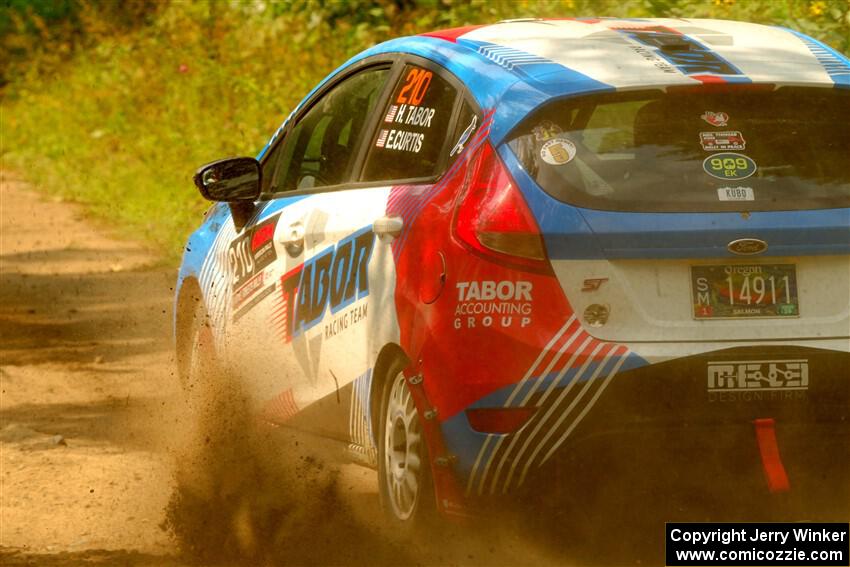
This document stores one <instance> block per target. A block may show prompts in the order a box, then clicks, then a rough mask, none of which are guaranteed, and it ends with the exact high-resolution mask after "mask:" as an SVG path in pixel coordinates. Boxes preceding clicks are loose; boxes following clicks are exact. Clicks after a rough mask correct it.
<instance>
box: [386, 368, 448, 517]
mask: <svg viewBox="0 0 850 567" xmlns="http://www.w3.org/2000/svg"><path fill="white" fill-rule="evenodd" d="M402 368H403V364H402V363H401V362H396V363H394V364H391V365H390V368H389V371H388V372H387V377H386V379H385V380H384V384H383V388H382V391H381V406H380V407H381V414H380V421H379V426H378V438H377V442H378V484H379V494H380V498H381V507H382V508H383V510H384V514H385V516H386V517H387V519H388V521H389V522H390V523H391V524H393V525H394V526H395V527H396V528H397V529H400V530H401V531H404V532H411V531H412V530H413V529H414V528H418V527H420V526H422V525H423V524H426V523H429V522H430V521H431V520H432V519H433V517H434V515H435V511H436V502H435V500H434V483H433V479H432V475H431V462H430V459H429V458H428V449H427V446H426V442H425V436H424V431H423V427H422V422H421V418H420V416H419V414H418V412H417V411H416V406H415V404H414V403H413V399H412V397H411V393H410V386H409V385H408V384H407V380H406V379H405V377H404V374H403V373H402Z"/></svg>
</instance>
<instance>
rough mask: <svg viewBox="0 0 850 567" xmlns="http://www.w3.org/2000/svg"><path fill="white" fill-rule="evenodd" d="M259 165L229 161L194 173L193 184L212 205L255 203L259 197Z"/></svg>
mask: <svg viewBox="0 0 850 567" xmlns="http://www.w3.org/2000/svg"><path fill="white" fill-rule="evenodd" d="M261 176H262V170H261V169H260V162H258V161H257V160H256V159H254V158H250V157H237V158H226V159H220V160H218V161H214V162H212V163H208V164H207V165H204V166H202V167H201V168H200V169H198V171H196V172H195V177H194V178H193V181H194V182H195V185H196V186H197V187H198V190H199V191H200V192H201V195H203V196H204V199H208V200H210V201H225V202H228V203H233V202H238V201H251V202H253V201H256V200H257V198H258V197H259V196H260V180H261Z"/></svg>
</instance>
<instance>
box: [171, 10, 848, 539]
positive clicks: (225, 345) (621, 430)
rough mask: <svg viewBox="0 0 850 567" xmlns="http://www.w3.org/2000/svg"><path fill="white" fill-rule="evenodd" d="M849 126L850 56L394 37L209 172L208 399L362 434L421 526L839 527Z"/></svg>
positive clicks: (540, 23) (197, 235) (316, 427)
mask: <svg viewBox="0 0 850 567" xmlns="http://www.w3.org/2000/svg"><path fill="white" fill-rule="evenodd" d="M848 124H850V61H848V59H847V57H845V56H844V55H842V54H840V53H838V52H836V51H835V50H833V49H831V48H830V47H828V46H826V45H824V44H823V43H820V42H818V41H816V40H814V39H812V38H810V37H807V36H805V35H803V34H800V33H798V32H795V31H793V30H789V29H783V28H778V27H770V26H763V25H755V24H749V23H741V22H731V21H714V20H684V19H677V20H672V19H624V20H621V19H563V20H517V21H507V22H501V23H498V24H494V25H486V26H470V27H464V28H458V29H449V30H443V31H436V32H433V33H426V34H422V35H419V36H415V37H406V38H401V39H396V40H392V41H389V42H386V43H383V44H380V45H378V46H375V47H373V48H371V49H369V50H367V51H365V52H363V53H361V54H359V55H357V56H356V57H354V58H352V59H351V60H350V61H348V62H347V63H345V64H344V65H342V66H341V67H340V68H339V69H337V70H336V71H334V72H333V73H331V74H330V75H329V76H328V77H327V78H326V79H325V80H324V81H322V82H321V83H320V84H319V85H318V86H317V87H316V88H315V89H314V90H313V91H312V92H310V93H309V94H308V95H307V97H306V98H305V99H304V100H303V102H301V104H299V105H298V107H297V108H296V109H295V110H294V111H293V112H292V113H291V115H290V116H289V118H287V120H286V121H285V122H284V123H283V125H282V126H281V127H280V128H279V129H278V130H277V132H275V134H274V135H273V136H272V138H271V140H270V141H269V142H268V144H267V146H266V147H265V148H264V149H263V150H262V151H261V152H260V154H259V156H257V158H256V159H254V158H230V159H224V160H220V161H217V162H213V163H211V164H208V165H206V166H204V167H202V168H201V169H199V170H198V172H197V173H196V175H195V183H196V185H197V186H198V188H199V190H200V191H201V193H202V194H203V196H204V197H206V198H207V199H210V200H212V201H216V204H215V205H214V206H213V207H212V208H211V209H210V210H209V212H208V213H207V214H206V217H205V218H204V221H203V224H202V225H201V226H200V227H199V228H198V229H197V231H195V232H194V233H193V234H192V235H191V237H190V238H189V242H188V245H187V247H186V251H185V254H184V257H183V262H182V265H181V268H180V272H179V282H178V287H177V296H176V317H175V328H176V335H177V352H178V363H179V366H180V370H181V375H182V376H184V379H185V380H192V379H193V377H197V374H198V373H197V368H198V367H200V366H201V365H203V364H204V363H205V362H210V361H211V360H214V361H215V363H216V365H217V367H218V368H220V369H222V374H223V375H226V376H227V379H229V380H236V381H238V383H239V384H240V385H241V386H242V387H243V390H244V391H245V392H246V393H247V396H248V397H249V399H250V400H251V401H252V403H253V404H254V407H255V410H256V412H257V414H258V415H259V416H260V417H261V418H262V419H263V420H265V421H267V422H271V423H275V424H281V425H289V426H292V427H295V428H299V429H301V430H305V431H309V432H312V433H315V434H319V435H323V436H326V437H327V438H330V439H334V440H337V441H339V442H340V443H341V446H342V447H344V448H345V449H346V450H347V452H348V454H349V455H350V456H352V457H353V458H356V459H358V460H359V461H360V462H363V463H366V464H368V465H371V466H373V467H375V468H376V469H377V476H378V483H379V488H380V490H379V493H380V495H381V500H382V502H383V504H384V507H385V509H386V510H387V512H388V514H389V516H390V518H391V519H392V520H393V521H395V522H398V523H400V524H404V525H410V524H412V523H414V522H417V521H418V520H419V519H420V518H421V517H423V515H425V514H427V513H428V512H430V511H432V510H434V509H437V510H439V511H440V512H442V513H444V514H449V515H452V514H455V515H468V514H474V513H475V512H476V511H477V510H480V509H481V508H482V507H485V506H486V504H487V502H490V501H493V499H496V500H498V499H501V498H506V497H511V496H512V495H513V496H517V495H519V497H520V498H522V497H523V496H522V495H526V496H528V495H532V494H537V495H540V494H544V495H547V494H555V493H558V494H560V495H566V497H568V498H572V499H573V501H576V502H578V501H584V500H583V499H587V498H595V497H603V496H605V495H609V496H610V495H615V496H616V498H622V497H624V496H626V495H632V496H637V497H638V498H639V499H640V498H646V499H649V498H653V499H655V500H670V501H673V500H675V499H676V498H680V500H676V501H677V502H685V503H687V502H691V504H693V502H694V501H696V500H698V501H699V502H701V503H705V502H711V501H714V500H716V499H720V498H724V497H726V498H730V497H731V498H732V499H733V500H734V499H735V498H738V497H739V496H741V495H743V494H747V495H750V496H753V495H755V496H758V497H763V498H764V500H765V502H770V501H772V500H771V499H782V501H783V502H789V501H794V502H798V503H801V502H803V503H806V507H805V508H806V509H807V510H809V511H808V512H806V511H805V510H804V511H797V512H795V514H798V516H795V517H798V518H800V519H806V517H809V516H810V517H811V518H816V519H826V518H832V517H836V516H837V517H841V516H842V515H845V514H846V512H847V511H848V509H850V506H848V503H850V463H848V460H850V168H848V166H847V161H848V156H850V128H848ZM198 321H201V322H202V323H201V324H199V323H198ZM695 495H698V498H696V499H695ZM689 498H690V499H691V500H688V499H689ZM795 499H796V500H795ZM693 506H697V504H693ZM686 508H687V506H686V505H681V506H679V508H677V509H678V510H680V511H681V510H685V509H686ZM807 514H808V516H807ZM701 517H702V516H701ZM668 519H673V518H668ZM749 519H753V516H750V517H749Z"/></svg>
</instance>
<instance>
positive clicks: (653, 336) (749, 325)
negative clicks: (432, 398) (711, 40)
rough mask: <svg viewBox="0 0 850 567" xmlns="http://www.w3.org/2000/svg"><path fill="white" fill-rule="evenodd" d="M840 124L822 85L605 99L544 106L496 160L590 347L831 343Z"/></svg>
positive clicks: (849, 137)
mask: <svg viewBox="0 0 850 567" xmlns="http://www.w3.org/2000/svg"><path fill="white" fill-rule="evenodd" d="M847 123H850V92H843V91H839V90H836V89H820V88H800V87H788V88H782V89H776V88H775V87H774V86H773V85H757V86H752V85H749V86H747V87H723V88H717V89H700V90H696V91H693V90H690V91H682V90H677V89H669V90H668V92H666V93H664V92H662V91H643V92H637V93H614V94H604V95H595V96H591V97H584V98H581V99H574V100H568V101H558V102H555V103H552V104H550V105H548V106H545V107H543V109H541V110H540V111H538V112H536V113H535V114H534V115H532V116H531V117H530V118H529V119H528V120H526V121H525V123H524V124H523V125H521V126H520V128H519V129H518V130H517V131H515V132H514V133H513V134H512V135H511V137H510V141H509V143H508V144H507V146H503V147H502V148H501V150H500V155H501V156H502V159H503V160H504V161H505V162H506V163H509V164H510V163H511V162H513V164H516V165H518V166H519V167H510V169H511V171H512V173H513V175H514V177H515V179H516V181H517V184H518V185H519V186H520V187H521V188H522V189H523V192H524V194H525V196H526V199H527V200H528V202H529V206H530V207H531V209H532V211H533V212H534V216H535V218H537V219H538V223H539V226H540V231H541V233H542V235H543V238H544V241H545V244H546V251H547V254H548V257H549V259H550V261H551V264H552V267H553V269H554V272H555V274H556V275H557V277H558V279H559V280H560V282H561V284H562V286H563V289H564V291H565V293H566V296H567V298H568V299H569V301H570V302H571V305H572V307H573V309H574V311H575V312H576V314H577V315H578V316H579V318H580V319H581V320H582V323H583V324H584V325H585V328H586V329H587V330H588V331H589V332H590V333H591V334H593V335H594V336H596V337H599V338H602V339H606V340H612V341H622V342H640V341H664V342H677V341H712V342H717V341H750V340H794V339H825V338H844V337H848V336H850V208H848V207H850V169H848V168H847V166H846V159H847V155H848V153H847V152H848V149H850V132H848V130H850V129H848V128H846V124H847ZM517 161H518V162H519V163H518V164H517ZM541 188H542V189H543V191H541V190H540V189H541Z"/></svg>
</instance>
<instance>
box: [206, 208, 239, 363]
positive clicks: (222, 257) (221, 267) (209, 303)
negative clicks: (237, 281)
mask: <svg viewBox="0 0 850 567" xmlns="http://www.w3.org/2000/svg"><path fill="white" fill-rule="evenodd" d="M235 236H236V230H235V228H234V227H233V220H232V219H229V218H228V220H227V222H225V223H224V224H223V225H222V227H221V229H220V230H219V231H218V234H217V235H216V237H215V241H214V242H213V245H212V248H211V249H210V251H209V253H208V254H207V257H206V258H205V259H204V263H203V265H202V266H201V271H200V274H199V277H198V280H199V284H200V286H201V293H202V294H203V296H204V301H205V307H206V309H207V316H208V317H209V323H210V328H211V330H212V332H213V337H214V339H215V343H216V350H217V351H218V352H220V353H221V352H223V351H224V348H225V341H224V334H225V333H224V331H225V323H226V321H227V312H228V309H229V306H230V301H229V299H230V289H229V287H230V277H229V276H228V273H227V266H228V263H227V251H228V248H229V245H230V242H231V241H232V240H233V238H234V237H235Z"/></svg>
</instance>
